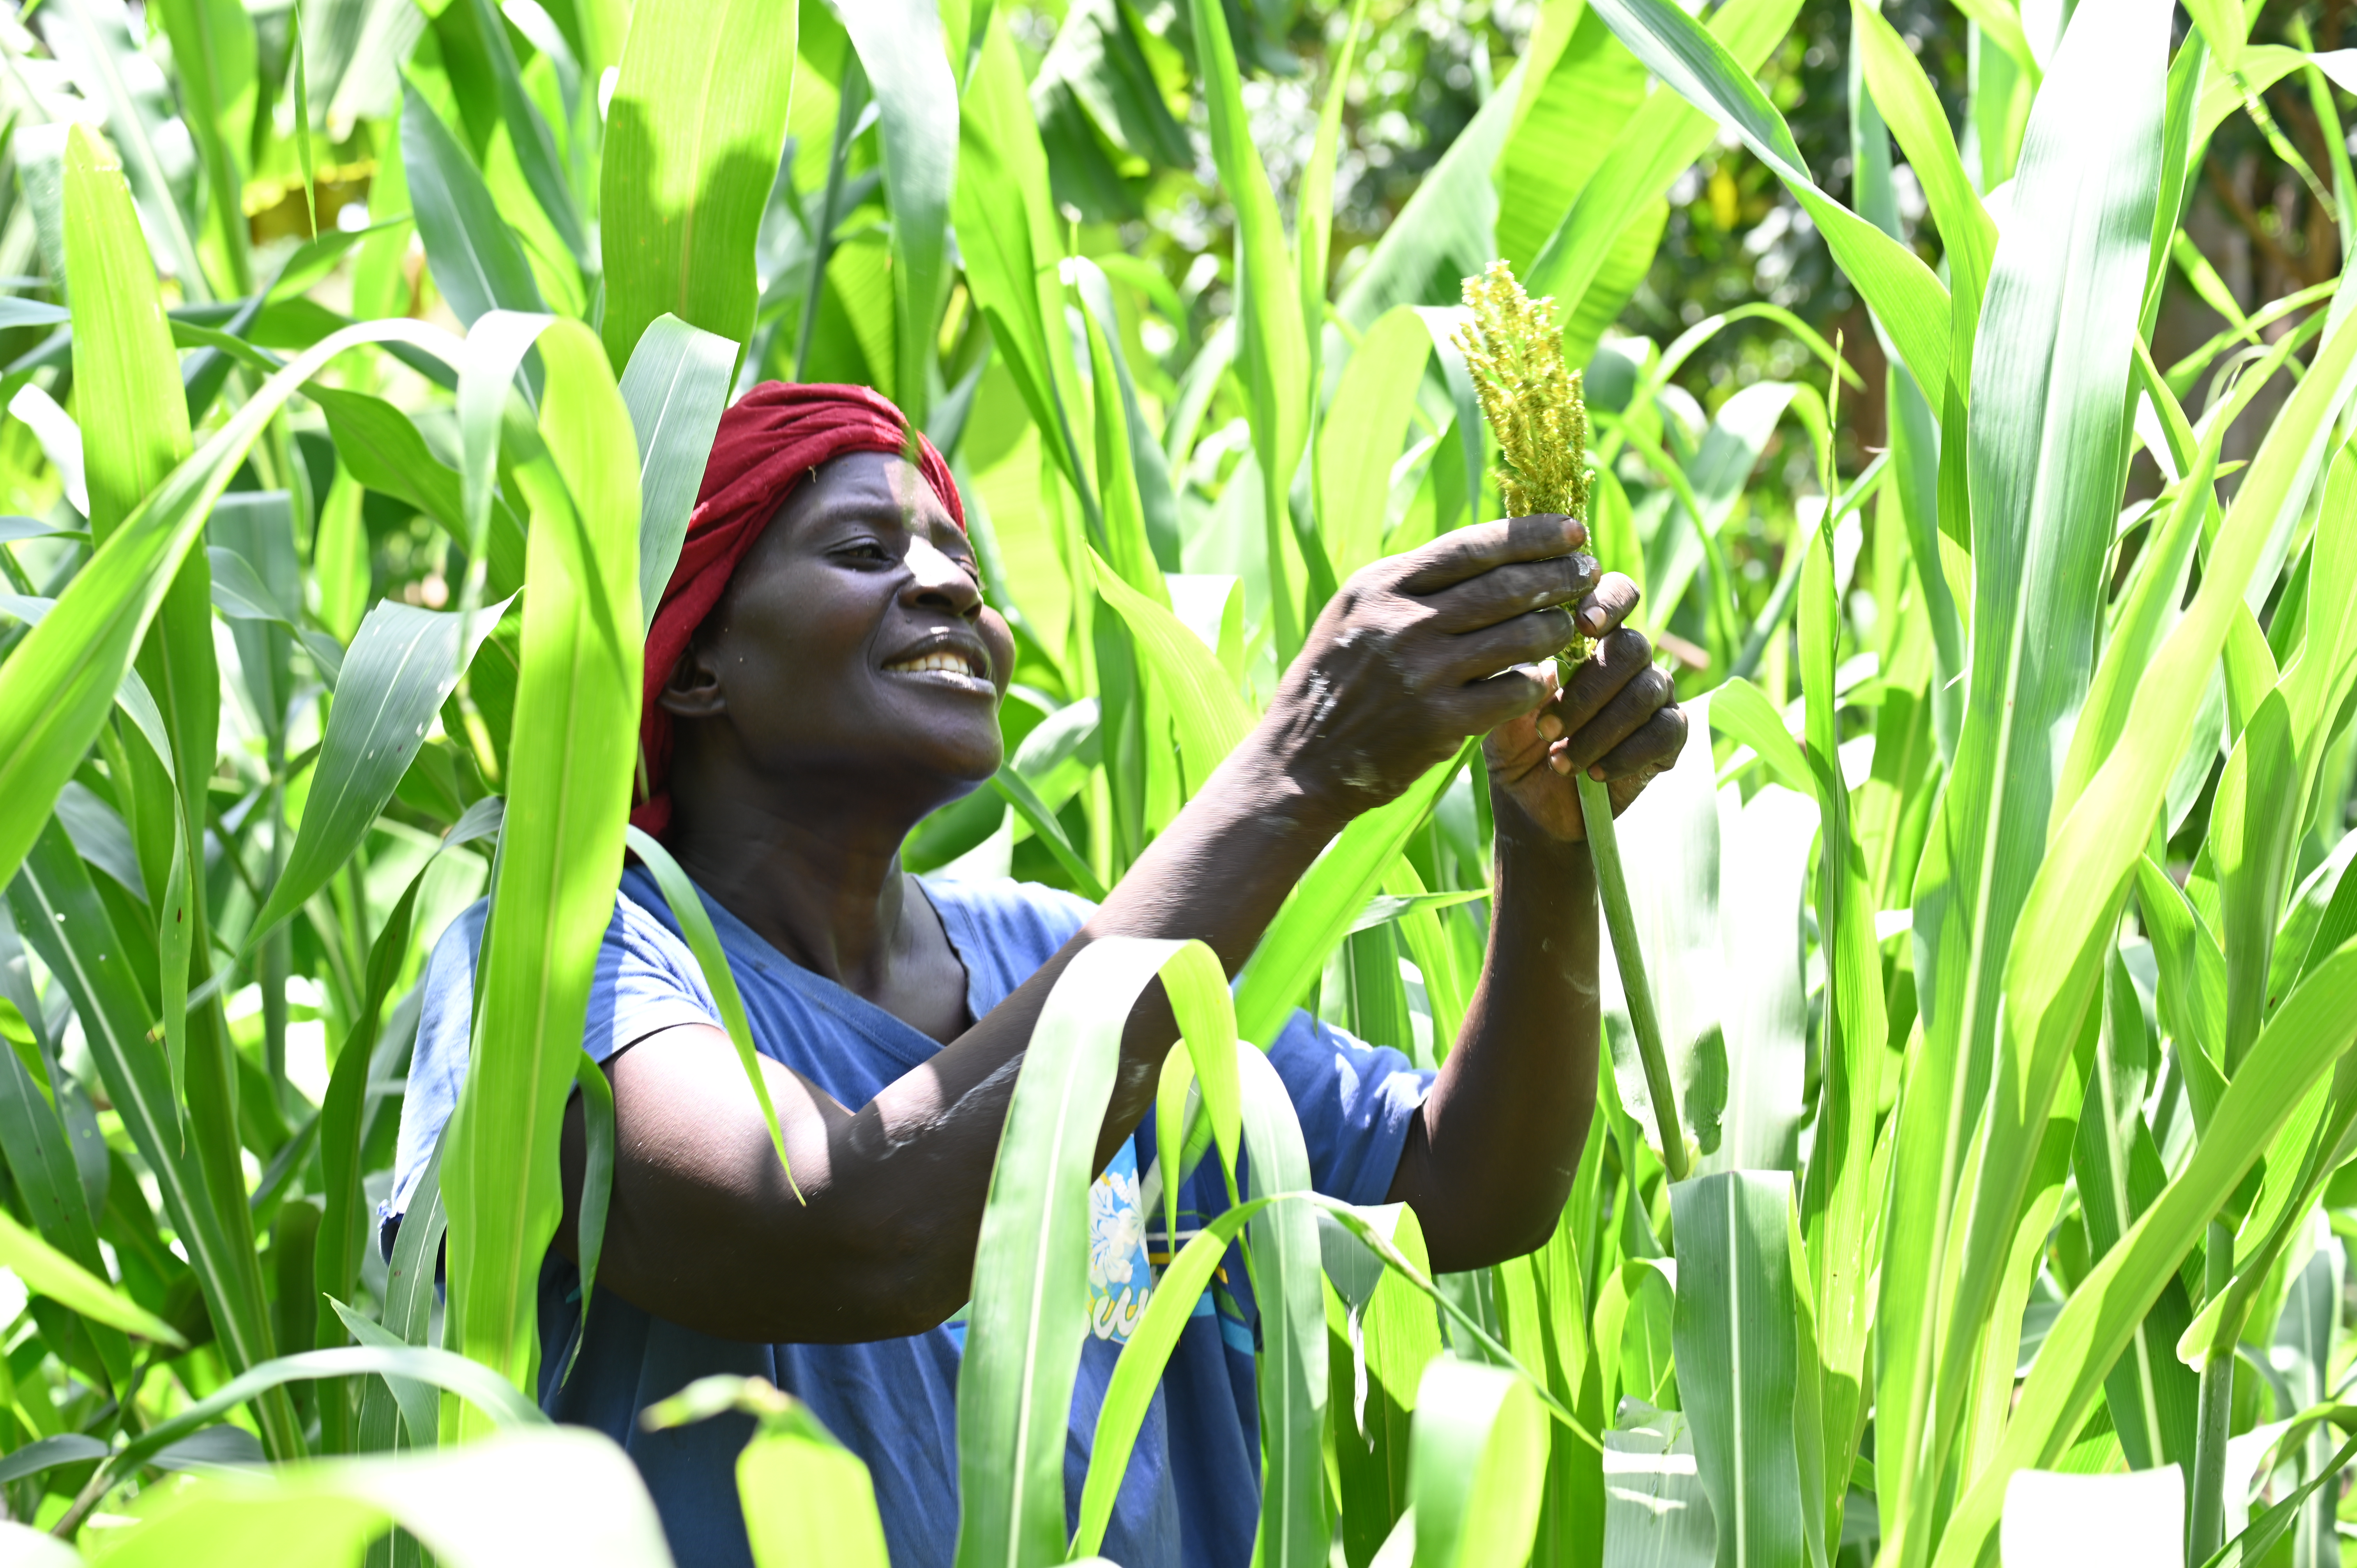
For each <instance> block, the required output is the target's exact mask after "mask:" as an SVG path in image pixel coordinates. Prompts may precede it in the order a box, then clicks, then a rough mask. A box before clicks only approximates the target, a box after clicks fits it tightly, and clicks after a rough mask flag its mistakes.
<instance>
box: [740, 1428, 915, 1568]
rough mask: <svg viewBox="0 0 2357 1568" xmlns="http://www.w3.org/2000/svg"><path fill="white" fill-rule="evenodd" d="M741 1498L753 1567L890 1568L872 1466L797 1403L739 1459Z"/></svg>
mask: <svg viewBox="0 0 2357 1568" xmlns="http://www.w3.org/2000/svg"><path fill="white" fill-rule="evenodd" d="M737 1498H738V1499H739V1500H740V1501H741V1502H742V1504H743V1505H744V1509H745V1533H746V1535H747V1537H748V1539H749V1541H750V1542H751V1545H752V1548H753V1562H754V1563H755V1565H756V1568H798V1565H799V1564H801V1563H825V1564H827V1568H889V1559H888V1557H887V1556H886V1554H885V1548H884V1520H883V1518H882V1516H881V1515H880V1514H879V1513H877V1508H876V1488H875V1486H874V1484H873V1483H872V1482H871V1481H870V1480H869V1478H868V1475H867V1466H866V1465H863V1464H861V1463H860V1461H859V1457H858V1455H855V1454H853V1453H852V1452H851V1451H850V1450H849V1449H847V1448H845V1447H844V1445H843V1444H840V1443H837V1442H836V1441H835V1440H834V1434H831V1433H829V1432H828V1431H827V1430H826V1428H825V1427H823V1426H822V1425H820V1424H819V1421H818V1418H817V1417H816V1416H814V1415H813V1414H811V1412H810V1409H809V1407H808V1406H806V1405H804V1404H802V1403H801V1402H799V1401H796V1402H792V1403H791V1406H790V1408H789V1410H788V1412H787V1413H785V1414H784V1415H782V1416H772V1417H770V1418H767V1419H765V1420H763V1422H762V1423H761V1425H760V1429H759V1431H757V1432H756V1433H755V1434H753V1440H752V1441H751V1442H750V1443H748V1444H745V1447H744V1450H743V1451H742V1452H741V1453H739V1454H738V1455H737Z"/></svg>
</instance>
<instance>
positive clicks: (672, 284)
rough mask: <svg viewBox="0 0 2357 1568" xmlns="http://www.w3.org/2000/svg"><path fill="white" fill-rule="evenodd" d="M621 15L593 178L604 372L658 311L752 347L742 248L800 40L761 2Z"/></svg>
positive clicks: (782, 120) (751, 233)
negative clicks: (602, 269)
mask: <svg viewBox="0 0 2357 1568" xmlns="http://www.w3.org/2000/svg"><path fill="white" fill-rule="evenodd" d="M629 15H630V36H629V38H627V39H626V40H625V41H624V42H623V44H622V49H621V65H620V74H619V76H618V77H617V78H616V81H615V86H614V96H613V102H612V103H611V104H610V105H609V106H608V118H607V122H606V150H605V162H604V165H603V172H602V174H601V175H600V177H599V179H600V185H599V191H600V196H599V209H600V210H599V214H598V232H599V235H600V243H601V244H602V246H603V247H604V256H605V266H606V316H605V323H604V328H603V331H604V334H605V341H606V355H607V358H608V360H610V361H611V362H612V363H613V364H614V365H616V366H623V365H627V364H629V363H630V355H631V353H632V351H633V350H635V349H637V347H638V343H639V338H640V334H641V333H643V332H644V331H645V330H646V329H647V326H648V324H649V323H651V321H653V320H654V318H655V317H658V316H662V315H663V314H665V313H666V312H668V313H669V314H671V315H673V316H676V317H679V318H680V319H681V320H682V321H684V322H686V323H687V324H688V325H689V326H691V327H700V328H703V329H704V330H705V331H706V332H710V333H713V334H715V335H716V336H718V337H721V338H726V339H727V340H728V341H730V342H731V343H736V344H740V345H741V344H743V343H745V342H746V341H748V339H749V338H751V336H752V332H753V310H754V304H755V301H756V297H757V296H758V295H759V282H758V280H757V279H756V278H755V275H754V241H755V238H756V237H757V235H758V234H759V231H760V224H761V210H762V209H763V208H764V207H765V206H766V205H767V204H768V201H769V195H770V185H771V183H772V182H773V181H774V180H775V179H776V177H777V172H778V156H779V153H780V150H781V149H782V148H783V146H784V145H785V139H786V106H787V103H788V102H789V100H790V98H791V93H792V91H793V80H794V51H795V45H796V42H797V39H798V38H799V36H800V29H799V26H798V22H799V16H798V13H797V12H795V11H793V10H791V9H787V10H784V11H780V9H779V8H778V7H777V6H775V5H764V4H761V3H759V0H728V3H727V4H726V5H718V6H715V5H708V4H705V3H704V0H645V3H643V4H640V5H637V6H635V7H634V8H633V9H632V10H631V11H630V14H629Z"/></svg>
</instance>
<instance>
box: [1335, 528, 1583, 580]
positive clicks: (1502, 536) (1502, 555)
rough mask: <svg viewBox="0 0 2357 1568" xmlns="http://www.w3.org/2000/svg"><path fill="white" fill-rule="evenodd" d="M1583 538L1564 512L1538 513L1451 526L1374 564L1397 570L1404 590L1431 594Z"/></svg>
mask: <svg viewBox="0 0 2357 1568" xmlns="http://www.w3.org/2000/svg"><path fill="white" fill-rule="evenodd" d="M1586 543H1587V529H1585V528H1583V527H1581V526H1580V524H1578V523H1577V522H1576V521H1573V520H1572V519H1570V518H1567V517H1560V516H1557V515H1556V514H1555V513H1553V512H1540V513H1537V514H1536V515H1534V516H1531V517H1510V518H1505V519H1502V520H1501V521H1496V522H1477V523H1473V524H1471V525H1469V526H1468V527H1465V528H1458V529H1452V530H1450V531H1449V532H1447V533H1444V534H1442V535H1441V536H1440V537H1439V538H1437V539H1436V540H1434V541H1433V542H1431V543H1429V544H1426V545H1424V546H1422V547H1420V548H1418V549H1415V550H1411V551H1409V552H1408V553H1406V554H1405V555H1403V556H1401V557H1399V558H1398V560H1397V561H1395V562H1390V563H1382V564H1380V565H1381V568H1382V569H1383V570H1385V571H1388V572H1392V573H1395V574H1397V575H1395V576H1394V577H1393V579H1392V581H1393V584H1394V586H1395V587H1397V588H1398V590H1399V591H1400V592H1401V593H1404V594H1434V593H1437V592H1439V591H1440V590H1441V589H1443V588H1446V587H1448V586H1449V585H1452V584H1456V583H1462V582H1464V581H1466V580H1467V579H1468V578H1470V577H1478V576H1480V575H1481V574H1482V573H1484V572H1487V571H1491V570H1492V569H1494V568H1496V567H1499V566H1503V565H1505V564H1507V563H1509V562H1512V561H1544V560H1547V559H1550V558H1552V557H1555V556H1560V555H1568V554H1570V553H1572V552H1573V551H1575V550H1577V549H1578V548H1580V547H1581V546H1582V545H1584V544H1586Z"/></svg>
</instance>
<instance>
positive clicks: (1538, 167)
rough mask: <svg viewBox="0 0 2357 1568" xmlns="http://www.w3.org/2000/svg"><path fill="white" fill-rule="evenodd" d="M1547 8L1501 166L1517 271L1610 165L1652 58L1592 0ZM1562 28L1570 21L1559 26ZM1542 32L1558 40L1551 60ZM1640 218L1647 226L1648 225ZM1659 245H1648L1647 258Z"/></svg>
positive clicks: (1501, 233) (1502, 227)
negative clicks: (1644, 61)
mask: <svg viewBox="0 0 2357 1568" xmlns="http://www.w3.org/2000/svg"><path fill="white" fill-rule="evenodd" d="M1540 18H1541V20H1540V24H1539V27H1538V28H1537V29H1534V31H1533V34H1532V37H1531V43H1530V47H1529V48H1528V49H1527V50H1526V51H1525V52H1524V54H1523V71H1524V73H1525V74H1524V76H1523V89H1522V91H1521V93H1520V94H1519V95H1518V96H1517V98H1516V99H1515V102H1514V124H1513V129H1512V132H1511V133H1510V134H1508V136H1507V139H1506V145H1504V146H1503V147H1502V148H1501V149H1500V151H1499V153H1498V160H1497V166H1496V168H1495V171H1494V176H1495V180H1496V184H1497V188H1498V242H1497V252H1498V254H1499V255H1501V256H1502V257H1503V258H1504V259H1505V260H1506V262H1507V263H1508V264H1509V265H1511V266H1512V267H1513V269H1514V270H1515V272H1516V274H1528V273H1529V272H1530V270H1531V263H1533V262H1534V261H1535V260H1536V259H1537V257H1538V253H1539V249H1540V247H1541V246H1543V245H1544V244H1545V243H1546V242H1547V236H1548V235H1550V234H1552V233H1553V232H1554V231H1555V225H1556V224H1557V223H1559V222H1561V221H1562V220H1563V215H1564V214H1565V213H1566V212H1568V211H1569V210H1570V209H1571V204H1572V202H1573V201H1574V200H1575V199H1577V197H1578V195H1579V193H1580V191H1581V190H1582V189H1584V188H1586V187H1587V182H1588V181H1589V180H1590V179H1592V178H1594V177H1596V175H1597V173H1598V170H1599V169H1600V168H1601V167H1602V166H1603V163H1604V158H1605V155H1606V153H1607V151H1608V150H1609V148H1610V147H1611V146H1612V144H1613V138H1614V137H1615V136H1617V135H1619V134H1620V130H1621V127H1623V126H1624V125H1626V124H1628V123H1629V119H1630V116H1631V115H1632V114H1634V113H1637V111H1638V109H1639V107H1640V106H1641V104H1642V103H1643V102H1644V101H1645V88H1646V81H1645V77H1646V72H1645V68H1644V67H1643V66H1642V65H1641V64H1640V63H1639V62H1638V60H1637V58H1636V57H1635V56H1634V55H1632V54H1631V53H1630V52H1629V50H1628V48H1627V46H1625V45H1623V44H1622V43H1621V42H1620V39H1618V38H1614V37H1613V36H1612V29H1611V28H1609V27H1606V26H1605V25H1604V18H1603V16H1600V15H1599V14H1598V13H1597V12H1596V11H1593V10H1591V9H1589V8H1588V7H1587V6H1585V5H1579V6H1571V5H1555V6H1549V7H1547V8H1546V9H1544V10H1543V11H1542V12H1541V13H1540ZM1562 28H1568V31H1567V32H1560V31H1556V29H1562ZM1543 32H1544V33H1549V34H1550V35H1551V36H1552V38H1553V41H1554V42H1555V45H1556V47H1557V48H1558V50H1559V52H1558V53H1556V54H1555V56H1554V57H1553V59H1552V62H1550V61H1549V59H1548V57H1547V55H1546V53H1545V48H1546V44H1547V42H1548V41H1549V40H1548V38H1543V37H1542V36H1541V34H1542V33H1543ZM1634 227H1636V228H1638V230H1639V231H1641V225H1638V226H1634ZM1653 249H1654V247H1653V246H1652V245H1650V244H1649V245H1647V246H1646V247H1645V255H1646V259H1647V260H1649V261H1650V260H1651V259H1652V252H1653ZM1571 362H1572V363H1574V364H1579V363H1582V362H1584V359H1583V358H1582V357H1574V358H1573V359H1572V360H1571Z"/></svg>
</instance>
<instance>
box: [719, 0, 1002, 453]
mask: <svg viewBox="0 0 2357 1568" xmlns="http://www.w3.org/2000/svg"><path fill="white" fill-rule="evenodd" d="M841 16H842V19H843V25H844V29H845V31H846V32H848V33H849V34H850V35H851V42H852V46H853V47H854V48H856V49H857V50H858V51H859V62H860V65H861V66H862V67H863V68H864V69H865V70H866V74H867V85H868V90H869V91H871V92H873V93H874V94H875V96H876V107H877V134H878V139H879V140H880V142H881V143H882V146H883V152H884V192H885V198H886V200H887V202H888V205H889V206H890V208H891V209H892V252H891V253H892V268H891V271H892V324H893V334H892V338H893V344H894V355H895V363H894V369H893V376H892V390H893V392H894V393H895V396H896V400H897V401H898V402H899V405H900V408H901V410H902V412H904V413H907V414H908V416H909V419H910V420H911V421H912V422H914V423H915V424H920V425H921V424H924V422H925V414H926V412H927V409H928V407H929V405H930V403H931V399H930V398H929V397H928V395H927V392H926V378H927V376H928V375H929V374H931V373H932V365H933V360H934V359H935V349H934V341H935V339H936V338H937V337H938V336H939V334H938V332H937V331H936V328H937V327H938V326H939V324H940V321H941V314H942V301H943V299H944V298H945V297H946V296H947V295H948V291H949V283H950V267H949V260H948V239H949V227H948V225H949V217H950V197H951V192H952V189H953V188H955V186H956V184H957V163H958V158H957V155H958V90H957V79H956V77H955V76H953V75H952V73H951V71H950V62H949V57H948V56H947V55H946V54H945V53H943V51H942V15H941V8H940V7H939V6H938V5H935V4H932V3H931V0H873V3H871V4H867V5H848V6H845V7H844V9H843V11H842V12H841ZM731 69H732V70H734V69H737V67H736V66H735V65H734V64H733V63H732V65H731ZM765 194H766V193H765Z"/></svg>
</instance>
